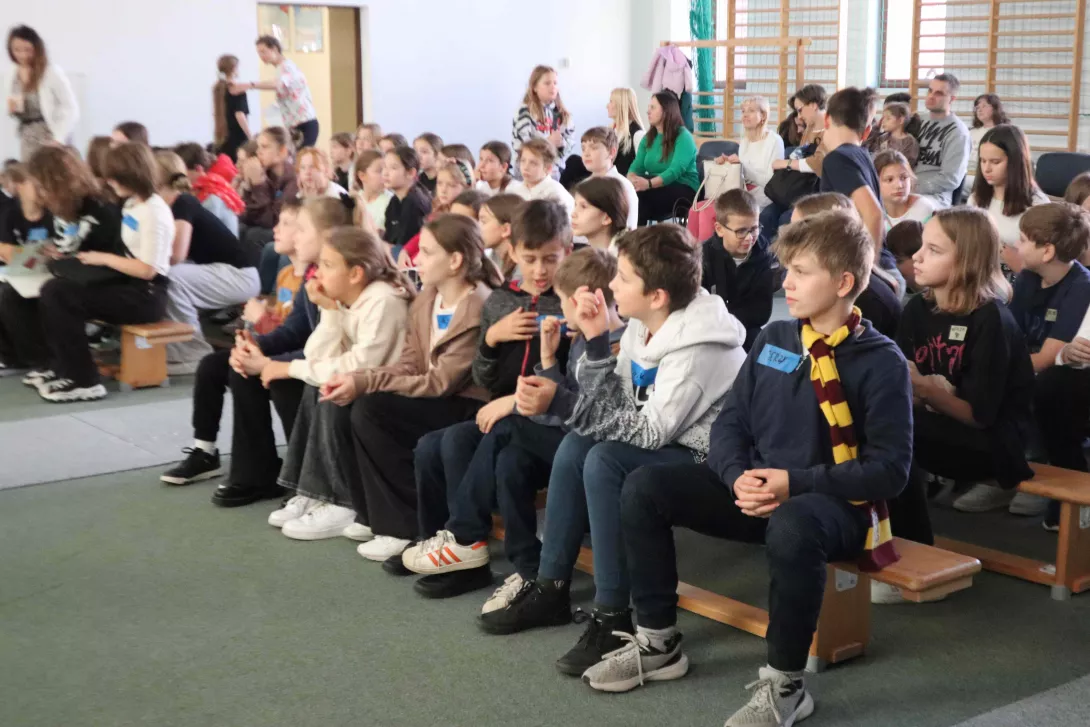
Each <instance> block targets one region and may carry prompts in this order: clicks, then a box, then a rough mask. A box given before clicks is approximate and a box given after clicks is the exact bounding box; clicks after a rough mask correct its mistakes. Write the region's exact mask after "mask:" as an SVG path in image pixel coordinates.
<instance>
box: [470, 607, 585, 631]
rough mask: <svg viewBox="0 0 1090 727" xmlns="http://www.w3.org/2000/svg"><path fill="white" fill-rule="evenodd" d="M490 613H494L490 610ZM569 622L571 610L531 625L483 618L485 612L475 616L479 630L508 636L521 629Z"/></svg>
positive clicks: (526, 629)
mask: <svg viewBox="0 0 1090 727" xmlns="http://www.w3.org/2000/svg"><path fill="white" fill-rule="evenodd" d="M491 613H496V611H492V612H491ZM570 623H571V612H570V611H569V612H568V613H567V614H562V613H557V614H556V615H555V616H554V617H552V618H551V619H549V620H548V621H546V622H544V623H539V624H534V625H533V626H523V625H521V624H513V623H494V622H492V621H488V620H486V619H485V614H481V615H480V616H478V617H477V625H478V626H480V627H481V630H482V631H484V632H485V633H486V634H492V635H494V636H509V635H511V634H517V633H521V632H523V631H532V630H533V629H541V628H549V627H552V626H567V625H568V624H570Z"/></svg>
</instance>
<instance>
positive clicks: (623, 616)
mask: <svg viewBox="0 0 1090 727" xmlns="http://www.w3.org/2000/svg"><path fill="white" fill-rule="evenodd" d="M572 621H575V623H577V624H578V623H585V624H586V625H587V627H586V628H585V629H583V635H582V636H580V637H579V641H577V642H576V644H575V646H573V647H571V649H570V650H569V651H568V653H567V654H564V656H562V657H560V658H559V659H557V661H556V668H557V669H559V670H560V672H561V673H562V674H567V675H568V676H573V677H577V676H580V675H582V673H583V672H585V671H586V670H587V669H589V668H590V667H592V666H594V665H595V664H597V663H598V662H599V661H601V660H602V657H603V656H604V655H606V654H608V653H609V652H611V651H615V650H617V649H619V648H621V647H622V646H624V644H625V642H624V640H623V639H622V638H621V637H620V636H617V635H615V634H614V633H613V632H614V631H618V632H621V633H625V634H632V633H635V631H636V630H635V628H633V626H632V611H631V609H627V608H626V609H625V610H624V611H623V612H622V613H603V612H602V611H599V610H598V609H594V611H592V612H591V613H587V612H586V611H584V610H583V609H581V608H577V609H575V614H574V616H573V617H572Z"/></svg>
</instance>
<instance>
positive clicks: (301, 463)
mask: <svg viewBox="0 0 1090 727" xmlns="http://www.w3.org/2000/svg"><path fill="white" fill-rule="evenodd" d="M330 203H332V204H340V202H339V201H337V200H325V199H320V200H312V201H311V202H308V203H307V205H306V206H305V207H304V208H303V212H302V214H300V215H299V234H301V235H304V236H309V235H311V234H314V231H313V230H312V229H308V227H309V220H308V219H306V218H309V215H308V214H307V210H308V209H310V208H311V206H312V205H316V204H319V205H320V204H330ZM306 288H307V296H308V297H309V298H310V300H311V301H312V302H313V303H314V304H315V305H317V306H318V307H319V308H321V311H322V312H321V319H320V320H319V322H318V326H317V327H316V328H315V329H314V332H313V333H312V334H311V335H310V338H309V339H307V343H306V346H305V347H304V349H303V353H304V355H305V358H303V359H297V360H295V361H292V362H291V363H290V364H288V365H287V366H286V367H282V368H281V367H278V370H275V371H274V373H273V374H272V375H271V376H273V377H279V376H280V375H281V374H282V373H283V372H284V369H286V374H287V375H289V376H291V377H292V378H296V379H300V380H302V381H304V382H306V383H307V384H308V386H307V389H306V391H305V392H304V394H303V399H302V402H301V403H300V405H299V413H298V415H297V416H296V420H295V421H296V426H295V427H293V429H292V437H291V441H290V442H289V443H288V453H287V456H286V457H285V459H284V466H283V468H282V469H281V471H280V478H279V483H280V485H281V486H283V487H286V488H288V489H290V490H293V491H294V492H295V494H296V495H302V496H303V497H305V498H308V500H307V503H306V507H304V508H293V509H292V512H291V514H292V515H294V516H295V517H292V518H287V517H282V516H283V515H284V513H281V511H279V510H278V511H277V512H275V513H273V515H272V516H271V517H270V518H269V522H270V523H271V524H273V525H278V526H281V527H283V532H284V535H286V536H288V537H289V538H293V539H296V540H319V539H322V538H330V537H335V536H338V535H340V534H341V531H342V530H344V528H345V527H347V526H348V525H351V524H352V523H353V522H354V520H355V517H356V514H355V511H354V510H353V509H352V508H351V502H352V501H351V499H350V494H349V490H348V485H347V483H348V482H349V481H350V480H352V479H358V478H359V474H358V472H357V466H356V461H355V454H354V453H353V450H352V441H351V437H352V433H351V428H350V423H349V414H350V412H349V410H348V409H344V408H342V407H339V406H337V405H335V404H332V403H319V402H318V389H319V388H320V387H321V386H322V385H323V384H325V383H326V382H328V381H329V380H330V378H332V377H333V376H334V374H347V373H352V372H353V371H359V370H361V369H369V368H374V367H377V366H390V365H392V364H394V363H396V362H397V361H398V358H399V357H400V355H401V347H402V345H403V343H404V341H405V331H406V330H407V329H408V313H409V303H410V302H411V301H412V298H413V291H414V287H413V286H412V284H411V283H410V282H409V281H408V279H406V278H405V277H404V275H403V274H402V273H400V272H399V271H398V270H397V268H396V267H395V265H394V262H393V260H391V259H390V256H389V255H388V254H387V253H386V251H385V249H384V246H383V243H382V242H381V241H380V240H379V239H378V237H376V236H375V235H374V234H373V233H371V232H368V231H365V230H361V229H359V228H355V227H338V228H336V229H335V230H333V231H332V232H331V233H329V234H328V237H327V239H326V240H325V243H324V244H323V246H322V252H321V255H320V257H319V262H318V271H317V274H316V275H315V276H314V277H313V278H312V279H311V280H310V281H308V282H307V284H306ZM270 365H273V364H270ZM263 378H264V376H263Z"/></svg>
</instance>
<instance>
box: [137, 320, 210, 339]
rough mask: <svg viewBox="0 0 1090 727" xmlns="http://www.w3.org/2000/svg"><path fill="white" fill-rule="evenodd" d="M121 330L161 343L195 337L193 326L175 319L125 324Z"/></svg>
mask: <svg viewBox="0 0 1090 727" xmlns="http://www.w3.org/2000/svg"><path fill="white" fill-rule="evenodd" d="M121 332H122V333H131V334H132V335H134V336H141V337H143V338H146V339H148V341H155V342H160V343H174V342H176V341H190V340H192V339H193V326H191V325H189V324H188V323H177V322H175V321H160V322H158V323H141V324H131V325H125V326H122V327H121ZM166 339H169V340H166Z"/></svg>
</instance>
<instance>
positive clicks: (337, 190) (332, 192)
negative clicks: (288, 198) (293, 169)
mask: <svg viewBox="0 0 1090 727" xmlns="http://www.w3.org/2000/svg"><path fill="white" fill-rule="evenodd" d="M342 194H348V190H346V189H345V188H344V187H342V186H341V185H339V184H337V183H336V182H332V181H331V182H330V183H329V184H328V185H327V186H326V188H325V191H324V192H322V196H323V197H330V198H332V199H340V198H341V195H342ZM295 196H296V197H298V198H299V199H306V198H307V197H306V195H305V194H303V190H301V189H300V190H299V191H298V192H297V193H296V194H295Z"/></svg>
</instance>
